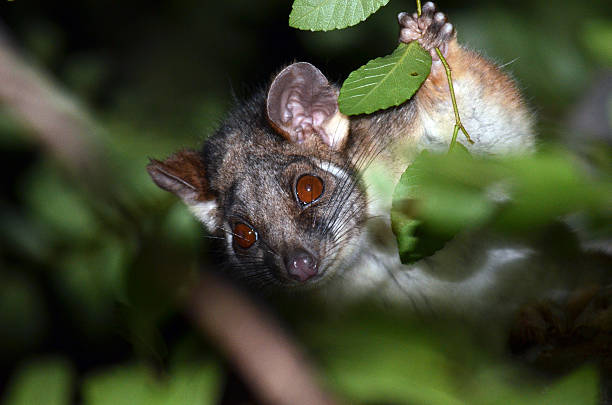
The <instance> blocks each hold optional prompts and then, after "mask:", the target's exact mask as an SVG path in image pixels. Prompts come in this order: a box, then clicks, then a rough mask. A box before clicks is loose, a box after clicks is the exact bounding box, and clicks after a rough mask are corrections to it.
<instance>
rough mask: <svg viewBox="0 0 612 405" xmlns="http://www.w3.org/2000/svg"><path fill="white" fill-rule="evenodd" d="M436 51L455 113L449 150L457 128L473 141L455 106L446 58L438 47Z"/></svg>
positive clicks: (453, 145) (450, 75)
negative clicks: (444, 72) (442, 66)
mask: <svg viewBox="0 0 612 405" xmlns="http://www.w3.org/2000/svg"><path fill="white" fill-rule="evenodd" d="M436 53H437V54H438V57H439V58H440V62H442V65H444V70H445V71H446V79H447V80H448V89H449V91H450V96H451V102H452V103H453V111H454V113H455V128H454V130H453V138H452V139H451V144H450V147H449V150H452V149H453V148H454V147H455V143H456V142H457V132H458V131H459V130H461V132H463V135H465V137H466V138H467V141H468V142H469V143H471V144H473V143H474V141H472V138H470V135H469V134H468V133H467V131H466V130H465V128H464V127H463V124H462V123H461V118H460V117H459V108H457V100H456V99H455V89H454V87H453V78H452V74H451V68H450V66H449V65H448V62H446V58H444V56H443V55H442V52H441V51H440V48H436Z"/></svg>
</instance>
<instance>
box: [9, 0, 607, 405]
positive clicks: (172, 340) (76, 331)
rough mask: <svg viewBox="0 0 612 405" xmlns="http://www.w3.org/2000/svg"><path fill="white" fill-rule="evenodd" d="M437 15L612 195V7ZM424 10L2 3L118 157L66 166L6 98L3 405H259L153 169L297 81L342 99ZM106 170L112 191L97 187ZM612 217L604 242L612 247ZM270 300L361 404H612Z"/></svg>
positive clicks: (411, 338)
mask: <svg viewBox="0 0 612 405" xmlns="http://www.w3.org/2000/svg"><path fill="white" fill-rule="evenodd" d="M437 5H438V7H439V8H440V9H441V10H442V11H444V12H445V13H447V15H449V19H450V21H452V22H453V23H454V24H455V27H456V28H457V31H458V38H459V41H460V42H461V43H463V44H467V45H468V46H469V47H471V48H473V49H477V50H479V51H481V52H482V53H483V54H485V55H487V56H488V57H489V58H491V59H492V60H494V61H496V62H498V63H499V64H501V65H506V64H507V65H506V66H505V68H504V69H505V70H506V71H508V72H510V73H511V74H512V75H513V76H514V77H515V78H516V79H517V80H518V82H519V83H520V87H521V88H522V89H523V91H524V95H525V98H526V100H527V101H528V103H529V105H530V107H531V108H532V109H533V111H535V113H536V114H537V117H538V125H539V133H538V135H539V137H540V139H541V140H542V142H546V143H554V144H561V145H563V146H564V147H565V148H567V149H569V150H571V151H572V152H573V153H575V155H576V156H577V159H578V157H579V158H580V159H583V160H584V162H588V163H585V164H584V165H585V167H588V169H586V170H587V171H589V172H591V173H596V174H599V175H600V177H599V181H600V182H602V183H606V182H607V183H608V184H610V181H611V179H612V153H611V151H612V4H611V3H610V1H609V0H600V1H596V0H588V1H582V2H575V1H570V0H559V1H556V2H554V5H552V6H551V2H550V1H549V0H531V1H512V2H503V1H471V2H459V1H456V0H447V1H444V2H437ZM414 9H415V4H414V3H413V2H410V1H401V0H392V1H390V2H389V4H388V5H387V6H385V7H383V8H382V9H381V10H379V11H378V12H377V13H376V14H374V15H373V16H371V17H370V18H369V19H368V20H366V21H365V22H363V23H361V24H358V25H357V26H354V27H350V28H347V29H344V30H340V31H332V32H314V33H313V32H304V31H298V30H296V29H293V28H291V27H289V26H288V23H287V22H288V16H289V13H290V11H291V2H290V1H263V2H258V1H242V0H236V1H234V0H227V1H219V2H202V1H191V0H178V1H167V2H160V1H147V2H144V1H130V2H100V1H93V0H82V1H80V2H49V1H42V0H39V1H36V0H13V1H6V0H2V2H1V3H0V39H2V41H1V43H3V44H4V45H3V46H6V43H5V42H6V41H8V42H9V44H10V46H12V47H13V49H14V50H16V51H17V52H18V54H19V55H20V56H21V57H23V58H24V60H25V61H26V63H27V64H28V65H29V66H32V67H34V69H35V70H36V72H38V73H37V75H38V74H42V75H43V77H46V80H49V81H50V82H53V83H55V84H56V86H57V87H56V89H58V91H60V92H63V94H65V95H68V96H69V98H70V99H71V100H72V101H71V102H74V103H75V105H77V106H78V108H80V109H81V110H83V111H85V112H87V113H88V114H89V115H88V116H86V117H81V116H80V115H78V114H77V115H76V116H77V118H76V120H77V121H79V122H81V120H82V122H83V123H84V124H83V125H84V126H83V128H85V132H86V133H87V135H88V136H89V137H90V138H91V139H89V138H88V139H89V141H88V142H91V144H93V145H96V146H95V151H96V153H95V156H92V157H90V156H89V155H82V156H81V158H82V161H80V162H78V163H77V164H74V165H72V164H66V161H65V160H63V157H64V158H65V156H67V155H62V152H59V154H58V153H54V152H53V147H52V146H51V147H49V146H48V145H47V146H45V142H44V141H42V140H41V139H42V138H41V137H40V136H38V135H37V128H36V127H35V126H34V127H33V126H32V125H31V124H30V123H28V122H26V121H27V120H24V119H23V117H20V115H19V114H16V113H15V110H14V108H13V106H12V105H11V102H10V100H9V99H8V98H5V97H3V96H2V94H3V93H2V92H1V91H0V159H1V160H2V176H0V185H1V188H2V194H1V196H0V403H1V404H2V405H22V404H23V405H25V404H50V405H63V404H85V405H104V404H112V405H120V404H195V403H198V404H220V403H225V404H250V403H253V404H254V403H258V402H253V401H254V400H252V399H248V397H249V396H250V394H249V393H248V392H243V391H249V389H247V388H244V387H243V384H244V381H243V378H242V377H239V376H237V374H238V375H239V374H240V373H237V372H236V369H235V366H234V365H232V363H231V361H228V359H227V356H226V354H224V352H223V351H222V350H220V349H219V347H218V344H216V343H215V341H214V339H213V338H210V337H209V336H208V335H207V334H206V333H202V331H201V330H199V329H198V328H197V327H196V326H194V322H193V321H192V319H191V318H190V317H189V316H188V315H186V314H185V311H184V310H183V306H182V304H180V302H181V297H182V296H184V295H185V294H186V291H188V290H189V286H190V285H192V284H193V282H194V280H195V279H196V277H197V275H198V273H199V271H200V270H199V269H200V268H201V267H206V266H214V264H213V263H211V259H210V255H208V253H207V249H208V245H209V243H208V239H207V238H206V233H205V231H204V230H203V229H202V228H201V226H200V225H199V224H198V223H197V222H196V220H195V219H192V217H191V215H190V214H189V212H188V211H187V209H186V208H185V207H184V206H183V205H182V203H180V201H178V199H177V198H176V197H175V196H173V195H170V194H169V193H166V192H163V191H161V190H159V189H158V188H157V187H156V186H155V185H154V184H153V182H152V181H151V180H150V177H149V176H148V174H147V172H146V170H145V167H146V165H147V163H148V159H149V158H150V157H155V158H164V157H166V156H168V155H169V154H171V153H172V152H174V151H175V150H177V149H179V148H182V147H193V148H196V147H198V146H199V145H200V144H201V143H202V141H203V140H204V139H205V138H206V136H208V135H210V134H211V133H212V132H213V131H214V129H215V128H216V127H217V125H218V123H219V122H220V120H221V119H222V118H223V115H224V112H226V111H227V110H228V109H229V108H230V107H231V106H232V105H233V103H234V101H233V100H234V98H235V99H238V100H240V99H243V98H245V97H246V96H248V95H249V94H251V92H252V91H254V89H256V88H258V87H259V86H265V85H266V84H267V83H268V81H269V80H270V77H271V75H273V74H274V73H276V72H277V71H278V69H279V68H281V67H283V66H284V65H286V64H288V63H291V62H293V61H296V60H297V61H308V62H311V63H313V64H314V65H316V66H317V67H319V68H320V69H321V70H322V71H323V72H324V73H326V74H327V76H328V77H329V78H330V79H332V80H334V81H337V82H342V80H343V79H345V78H346V77H347V76H348V74H349V73H350V72H351V71H352V70H354V69H356V68H358V67H359V66H361V65H363V64H364V63H366V62H367V61H368V60H370V59H372V58H375V57H378V56H382V55H386V54H388V53H390V52H391V51H392V50H393V49H394V48H395V46H396V43H397V34H398V27H397V23H396V17H395V16H396V15H397V13H398V12H399V11H403V10H407V11H413V10H414ZM3 57H4V54H3V53H0V66H2V65H4V66H7V65H6V63H7V62H6V59H3ZM0 73H2V69H1V68H0ZM9 79H10V76H6V75H5V76H2V75H0V80H3V81H5V80H9ZM5 83H6V82H5ZM0 87H2V84H1V83H0ZM51 98H53V97H51ZM60 102H61V101H58V103H60ZM66 114H68V115H69V114H70V112H67V113H66ZM79 117H80V118H79ZM50 151H51V152H50ZM68 155H70V153H68ZM62 156H63V157H62ZM70 156H73V157H74V155H70ZM94 160H95V161H100V162H103V164H104V167H105V170H104V172H103V173H100V172H98V173H93V174H92V173H91V172H90V170H91V167H92V165H91V164H90V163H91V162H92V161H94ZM604 214H605V215H604ZM604 214H602V215H601V218H603V219H602V220H601V221H602V222H601V223H600V224H599V225H601V226H598V227H597V232H599V235H607V236H610V235H612V222H611V221H610V219H611V218H612V215H611V214H610V212H607V213H604ZM608 240H609V239H608ZM255 300H256V301H257V302H258V303H259V304H260V305H261V306H262V307H264V308H266V310H267V311H269V312H271V313H273V314H274V315H273V316H274V317H276V318H277V319H278V320H279V322H280V323H281V324H282V325H283V328H284V329H285V330H287V331H288V333H289V335H290V336H291V339H293V340H294V341H295V344H297V345H298V346H299V347H300V348H301V349H302V350H304V351H305V352H306V353H307V355H308V359H309V361H311V362H312V364H313V365H314V368H315V369H316V370H317V372H318V373H319V375H320V376H321V379H320V381H321V385H322V386H323V387H324V388H325V390H327V391H328V392H332V393H333V395H334V396H335V397H337V398H338V399H339V400H340V401H341V402H342V401H346V402H347V403H363V404H372V405H374V404H380V405H382V404H455V403H470V404H493V403H504V404H507V403H534V404H536V403H538V404H539V403H551V404H553V403H555V404H595V403H597V396H598V395H599V393H598V390H599V388H598V382H599V377H598V373H597V361H596V360H597V355H595V356H594V358H593V356H592V357H590V358H588V359H587V360H588V361H586V362H584V363H583V361H582V360H583V359H582V358H580V361H578V360H577V361H576V362H575V363H572V364H570V366H568V365H567V364H563V365H559V367H557V368H556V369H555V368H554V367H553V369H552V370H551V369H550V368H546V370H542V368H538V367H533V365H530V364H529V362H525V361H523V360H524V359H516V358H514V357H512V356H510V355H509V354H508V352H505V351H504V350H499V345H498V344H494V343H491V344H490V345H489V343H487V342H486V341H485V342H483V340H486V339H485V338H483V335H486V333H481V331H474V330H471V329H470V328H469V327H466V326H465V325H463V324H462V323H461V321H457V320H439V319H438V320H431V319H423V317H417V318H416V319H413V318H412V317H410V316H406V315H405V314H402V313H401V312H398V311H395V310H388V311H385V310H384V308H380V307H378V306H376V305H368V304H367V303H365V304H362V305H361V306H359V307H358V308H353V309H350V310H347V311H346V312H344V311H334V310H329V309H328V308H320V307H317V305H319V304H316V303H311V302H310V301H309V297H306V296H304V297H301V296H300V295H295V296H291V297H280V298H279V297H273V298H271V299H269V300H268V299H266V300H264V299H259V298H255ZM425 318H427V317H425ZM611 319H612V318H611ZM606 322H608V323H607V324H606V325H607V326H606V327H607V328H608V329H605V328H604V329H605V330H606V331H607V332H608V333H609V332H610V331H612V326H611V325H612V321H610V320H608V321H606ZM608 336H609V337H610V340H609V341H612V336H610V335H608ZM489 346H490V349H488V347H489ZM607 347H608V350H609V351H608V354H610V353H612V348H610V345H609V344H608V346H607ZM578 357H579V356H578ZM593 360H595V361H593ZM247 385H248V383H247ZM542 401H548V402H542Z"/></svg>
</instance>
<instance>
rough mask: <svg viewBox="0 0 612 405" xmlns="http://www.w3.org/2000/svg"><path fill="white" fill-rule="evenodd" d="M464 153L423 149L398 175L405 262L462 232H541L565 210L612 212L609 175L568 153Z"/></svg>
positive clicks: (397, 221) (397, 226) (394, 214)
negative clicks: (600, 174)
mask: <svg viewBox="0 0 612 405" xmlns="http://www.w3.org/2000/svg"><path fill="white" fill-rule="evenodd" d="M460 151H461V148H455V150H454V151H453V152H452V153H450V154H447V155H440V154H431V153H422V154H421V155H419V156H418V157H417V158H416V159H415V161H414V163H413V164H412V165H411V166H410V167H409V168H408V169H406V171H405V172H404V174H403V175H402V177H401V178H400V181H399V183H398V184H397V186H396V188H395V191H394V195H393V206H392V211H391V225H392V229H393V231H394V233H395V235H396V238H397V241H398V246H399V252H400V256H401V259H402V262H403V263H411V262H414V261H416V260H419V259H421V258H423V257H426V256H429V255H432V254H433V253H435V252H436V251H437V250H439V249H440V248H442V247H443V246H444V244H445V243H446V241H448V240H449V239H450V238H452V237H453V236H454V235H455V234H456V233H458V232H460V231H462V230H464V229H470V228H476V227H480V226H483V225H487V226H491V227H494V228H496V229H498V230H500V231H502V232H512V233H522V234H524V235H535V233H536V232H537V231H538V230H544V229H546V227H547V226H549V225H551V224H553V223H555V222H556V221H557V220H558V218H560V217H562V216H565V215H569V214H573V213H583V214H586V215H587V216H588V217H593V218H598V217H601V218H609V217H610V215H612V208H611V207H612V205H611V202H612V185H611V184H610V182H609V178H606V177H605V175H604V177H603V178H599V179H598V178H596V177H593V175H591V174H589V173H587V172H586V171H585V170H584V169H582V168H581V167H580V166H578V165H577V164H576V162H575V158H574V157H573V156H572V155H571V154H569V153H568V152H565V151H562V150H544V151H542V152H541V153H539V154H537V155H533V156H514V157H513V156H509V157H504V158H485V157H470V156H469V155H467V154H466V153H465V152H460Z"/></svg>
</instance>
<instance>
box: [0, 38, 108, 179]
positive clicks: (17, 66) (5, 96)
mask: <svg viewBox="0 0 612 405" xmlns="http://www.w3.org/2000/svg"><path fill="white" fill-rule="evenodd" d="M0 103H2V104H3V105H5V106H6V107H8V108H9V109H10V110H11V111H12V112H13V113H14V114H15V115H16V116H17V117H18V118H20V119H21V121H22V122H23V123H24V124H25V125H26V126H27V127H29V128H30V129H31V130H32V134H33V135H34V136H35V137H36V138H37V140H38V141H40V143H41V144H42V145H44V146H45V147H46V148H47V149H48V150H49V151H50V153H51V154H52V155H54V156H55V157H57V159H59V160H60V162H62V163H63V164H64V165H66V166H68V167H69V168H70V169H73V170H76V171H77V172H81V171H83V170H85V171H86V172H88V173H89V172H94V170H93V169H94V168H97V169H99V168H100V165H99V162H98V160H99V155H100V153H99V152H100V150H101V149H100V147H99V145H97V144H96V141H97V139H96V138H95V137H96V135H97V133H98V131H99V129H98V127H97V126H96V125H95V123H94V122H93V121H92V120H91V119H90V118H89V116H88V115H87V113H86V112H85V111H83V109H82V108H80V107H79V105H78V104H77V102H76V101H75V100H73V99H72V98H71V97H70V96H69V95H68V94H66V93H65V92H64V91H62V90H61V89H60V88H59V87H58V86H56V85H55V84H54V83H53V82H52V80H51V79H50V78H48V77H46V75H45V74H44V73H43V72H41V71H40V70H38V69H36V68H34V67H32V66H31V65H30V64H28V63H27V61H26V60H24V58H23V57H22V56H21V55H19V54H18V53H17V51H15V50H14V49H13V47H12V46H11V44H10V42H9V39H8V38H7V36H6V34H5V33H4V32H3V31H2V30H0Z"/></svg>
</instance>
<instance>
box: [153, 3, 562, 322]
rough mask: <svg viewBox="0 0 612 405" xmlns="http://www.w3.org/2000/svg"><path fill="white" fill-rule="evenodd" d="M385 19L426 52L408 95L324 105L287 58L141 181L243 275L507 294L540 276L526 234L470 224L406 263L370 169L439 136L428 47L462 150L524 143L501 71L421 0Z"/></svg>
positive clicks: (307, 76)
mask: <svg viewBox="0 0 612 405" xmlns="http://www.w3.org/2000/svg"><path fill="white" fill-rule="evenodd" d="M398 20H399V25H400V34H399V40H400V41H401V42H405V43H409V42H412V41H418V42H419V43H420V44H421V45H422V46H423V47H424V48H425V49H426V50H428V51H429V52H430V53H431V55H432V58H433V64H432V68H431V73H430V75H429V77H428V78H427V80H426V81H425V82H424V84H423V85H422V86H421V88H420V89H419V90H418V91H417V93H416V94H415V95H414V96H413V97H412V99H410V100H409V101H407V102H405V103H404V104H402V105H400V106H398V107H394V108H390V109H387V110H383V111H379V112H376V113H373V114H369V115H360V116H354V117H350V118H349V117H347V116H345V115H343V114H342V113H341V112H340V111H339V109H338V102H337V100H338V94H339V88H338V86H337V85H335V84H334V83H330V82H329V81H328V79H327V78H326V77H325V76H324V75H323V73H321V72H320V71H319V70H318V69H317V68H316V67H315V66H313V65H311V64H309V63H306V62H298V63H293V64H291V65H289V66H287V67H285V68H284V69H282V70H281V71H280V72H279V73H278V74H276V75H275V76H274V77H273V79H272V80H271V82H270V84H269V85H268V86H267V87H266V88H265V89H264V90H262V91H260V92H257V93H256V94H254V95H253V97H252V98H251V99H249V100H247V101H245V102H243V103H240V104H238V105H237V106H236V107H235V108H234V109H233V110H232V111H231V112H230V113H229V114H228V115H227V117H226V119H225V120H224V121H223V123H222V124H221V125H220V127H219V128H218V129H217V131H216V132H215V133H214V134H213V135H212V136H211V137H209V138H208V139H207V140H206V142H205V143H204V145H203V147H202V148H201V149H200V150H197V151H196V150H189V149H186V150H181V151H178V152H176V153H175V154H174V155H172V156H170V157H168V158H167V159H166V160H163V161H162V160H152V161H151V163H150V164H149V166H148V167H147V170H148V172H149V174H150V175H151V177H152V179H153V181H154V182H155V183H156V184H157V185H158V186H159V187H161V188H162V189H164V190H167V191H170V192H172V193H174V194H176V195H177V196H178V197H180V198H181V199H182V200H183V201H184V203H185V204H187V206H188V207H189V208H190V210H191V211H192V212H193V214H194V215H195V216H196V217H197V218H198V219H199V220H200V221H201V222H202V223H203V224H204V226H205V227H206V228H207V229H208V231H209V232H210V233H211V234H212V235H214V236H216V237H218V238H222V239H223V251H224V252H225V261H226V265H227V268H228V271H229V272H230V273H231V274H233V275H234V276H237V277H238V278H240V279H243V280H245V281H247V282H249V283H251V284H254V285H256V286H261V287H264V286H277V287H281V288H295V287H305V286H308V287H313V286H317V287H320V289H321V291H322V292H323V293H324V294H328V296H330V297H333V299H340V298H342V297H345V298H351V297H360V296H362V295H366V294H375V295H376V296H378V297H384V299H389V300H393V301H395V302H398V303H402V304H407V305H409V306H411V307H414V308H415V309H417V310H419V309H420V308H428V309H434V310H442V309H448V310H453V311H457V310H459V311H463V310H465V311H472V312H474V309H475V308H482V307H484V305H482V304H483V303H485V302H486V303H487V305H486V307H488V308H490V307H491V306H494V305H496V304H495V303H497V304H499V306H500V307H503V306H511V305H515V304H516V303H517V302H518V300H516V301H515V300H511V299H509V297H511V296H515V295H516V296H521V297H525V296H527V295H528V294H529V293H530V288H532V287H530V286H531V285H538V286H540V285H542V283H544V282H545V281H546V282H548V287H550V288H551V289H554V288H555V282H556V281H555V280H544V279H547V275H546V274H545V272H543V271H541V270H539V269H540V268H541V267H542V266H541V263H540V262H539V261H538V254H537V253H536V252H535V250H534V249H533V248H532V247H530V246H527V245H525V244H522V243H520V242H516V241H512V240H507V239H506V238H503V237H499V236H496V235H494V234H490V233H488V232H487V231H484V230H481V231H475V232H470V233H466V234H462V235H458V236H457V237H455V238H454V239H453V240H452V241H451V242H449V243H448V244H447V246H445V248H444V249H442V250H441V251H439V252H438V253H436V254H435V255H434V256H432V257H430V258H427V259H424V260H421V261H420V262H417V263H415V264H412V265H403V264H402V263H401V262H400V260H399V255H398V253H397V247H396V244H395V239H394V237H393V235H392V232H391V227H390V219H389V213H390V208H391V195H390V193H385V192H384V191H382V190H379V189H377V188H376V187H374V186H373V183H374V182H375V181H376V180H377V179H378V178H380V176H383V177H385V178H386V180H388V181H389V182H390V183H392V184H395V183H396V182H397V180H398V179H399V177H400V175H401V174H402V172H403V171H404V170H405V169H406V167H407V166H408V165H409V164H410V163H411V161H412V159H413V158H414V157H415V155H416V154H417V153H418V152H419V151H422V150H424V149H433V150H445V149H447V148H448V145H449V142H450V140H451V137H452V133H453V126H454V114H453V107H452V104H451V99H450V96H449V89H448V83H447V78H446V74H445V71H444V67H443V65H442V63H441V61H440V59H439V57H438V55H437V53H436V52H435V48H436V47H437V48H439V49H440V50H441V52H442V54H443V55H444V57H445V58H446V60H447V61H448V63H449V65H450V66H451V68H452V72H453V80H454V88H455V93H456V99H457V104H458V107H459V110H460V113H461V117H462V122H463V124H464V126H465V128H466V129H467V130H468V131H469V134H470V136H471V138H472V139H473V141H474V143H473V144H466V147H467V148H468V149H469V151H470V152H471V153H473V154H487V155H502V154H508V153H530V152H532V151H533V150H534V147H535V137H534V130H533V117H532V114H531V112H530V111H529V109H528V108H527V107H526V105H525V103H524V101H523V100H522V98H521V95H520V92H519V90H518V89H517V86H516V84H515V83H514V81H513V80H512V79H511V78H510V77H509V76H507V75H506V74H505V73H504V72H502V71H501V70H500V69H499V68H498V67H497V66H495V65H494V64H493V63H491V62H489V61H487V60H486V59H484V58H483V57H481V56H480V55H478V54H477V53H474V52H472V51H470V50H468V49H466V48H464V47H462V46H461V45H459V44H458V43H457V40H456V33H455V27H454V26H453V25H452V24H451V23H450V22H448V21H447V16H446V15H445V14H443V13H441V12H438V11H437V10H436V7H435V5H434V4H433V3H431V2H430V3H427V4H425V5H424V6H423V9H422V14H421V16H417V15H416V14H408V13H400V14H399V16H398ZM538 288H540V287H538Z"/></svg>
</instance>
